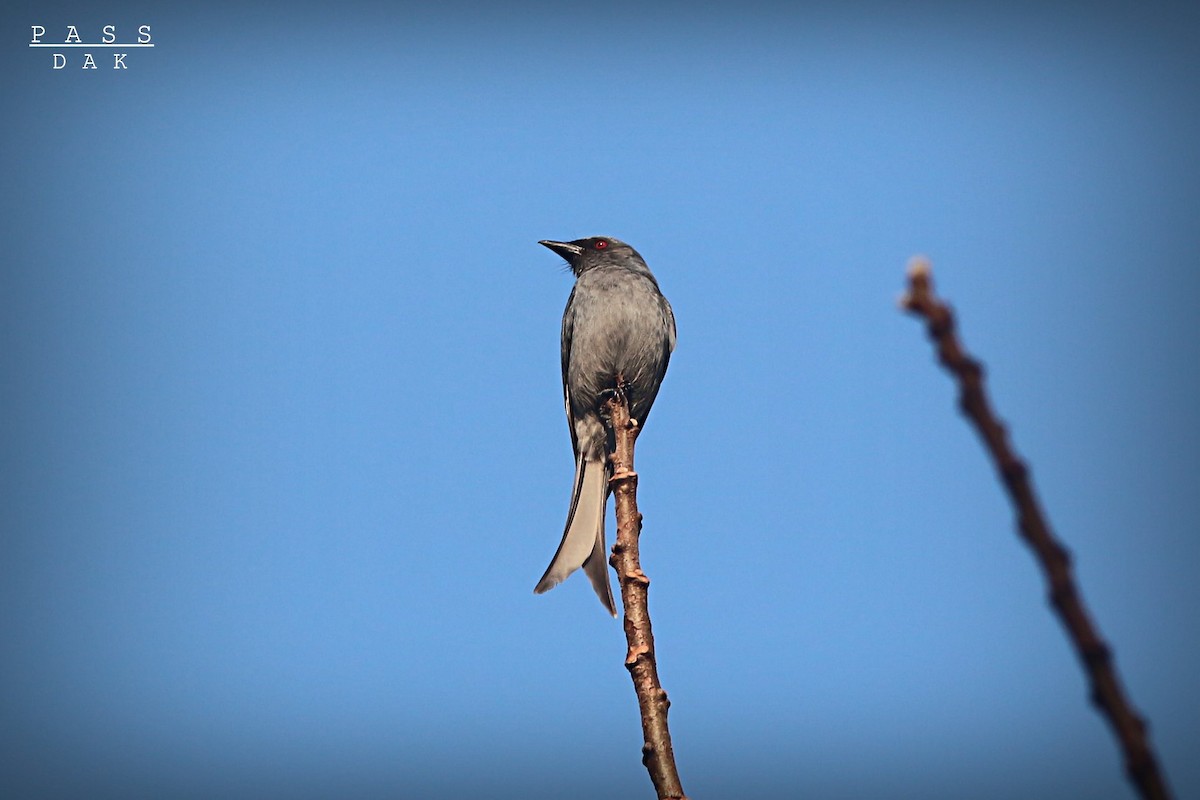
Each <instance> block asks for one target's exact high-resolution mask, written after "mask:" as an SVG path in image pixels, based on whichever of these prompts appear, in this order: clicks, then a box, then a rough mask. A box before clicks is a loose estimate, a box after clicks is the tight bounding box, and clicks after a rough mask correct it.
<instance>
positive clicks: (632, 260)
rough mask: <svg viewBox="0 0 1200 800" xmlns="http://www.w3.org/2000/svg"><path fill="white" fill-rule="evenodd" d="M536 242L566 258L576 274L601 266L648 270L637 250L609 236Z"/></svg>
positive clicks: (638, 270) (640, 270) (639, 270)
mask: <svg viewBox="0 0 1200 800" xmlns="http://www.w3.org/2000/svg"><path fill="white" fill-rule="evenodd" d="M538 244H540V245H542V246H544V247H548V248H550V249H551V250H553V251H554V252H556V253H558V254H559V255H560V256H562V257H563V258H565V259H566V260H567V265H568V266H569V267H570V268H571V271H572V272H574V273H575V275H576V276H579V275H582V274H583V273H585V272H587V271H588V270H591V269H595V268H597V267H603V266H609V265H611V266H617V267H625V268H627V269H632V270H634V271H637V272H648V271H649V270H647V269H646V262H645V261H643V260H642V257H641V255H639V254H638V251H637V250H634V249H633V248H632V247H630V246H629V245H627V244H625V243H624V242H622V241H621V240H620V239H614V238H613V237H611V236H589V237H588V238H586V239H576V240H575V241H573V242H555V241H551V240H549V239H543V240H541V241H540V242H538Z"/></svg>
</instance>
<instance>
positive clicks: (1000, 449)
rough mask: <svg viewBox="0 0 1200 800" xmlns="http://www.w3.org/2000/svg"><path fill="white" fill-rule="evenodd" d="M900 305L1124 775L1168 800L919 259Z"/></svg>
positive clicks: (1136, 720) (976, 366) (1139, 726)
mask: <svg viewBox="0 0 1200 800" xmlns="http://www.w3.org/2000/svg"><path fill="white" fill-rule="evenodd" d="M900 304H901V306H902V307H903V308H904V309H905V310H907V311H910V312H912V313H913V314H916V315H918V316H920V317H923V318H924V319H925V322H926V326H927V328H928V331H929V338H930V339H931V340H933V342H934V344H935V345H936V348H937V355H938V360H939V361H941V363H942V366H944V367H945V368H946V370H947V371H948V372H950V374H951V375H952V376H953V377H954V379H955V380H956V381H957V383H958V388H959V397H958V404H959V408H960V409H961V410H962V412H963V414H965V415H966V417H967V419H969V420H970V421H971V423H972V424H973V425H974V426H975V429H976V430H977V431H978V432H979V435H980V437H981V438H982V439H983V442H984V445H985V446H986V448H987V451H988V454H989V455H990V456H991V459H992V461H993V463H994V464H995V465H996V470H997V471H998V472H999V473H1000V478H1001V480H1002V481H1003V483H1004V487H1005V489H1006V490H1007V492H1008V495H1009V498H1010V499H1011V501H1012V504H1013V507H1014V509H1015V511H1016V515H1017V528H1018V531H1019V532H1020V535H1021V538H1023V539H1024V540H1025V542H1026V543H1027V544H1028V545H1029V546H1030V548H1031V549H1032V550H1033V552H1034V554H1035V555H1036V557H1037V560H1038V563H1039V564H1040V566H1041V568H1042V572H1043V573H1044V574H1045V576H1046V582H1047V584H1048V586H1049V590H1050V591H1049V594H1050V603H1051V605H1052V607H1053V608H1054V611H1055V613H1056V614H1057V615H1058V617H1059V619H1060V620H1061V621H1062V624H1063V627H1065V628H1066V630H1067V633H1068V635H1069V638H1070V640H1071V643H1072V645H1073V646H1074V647H1075V652H1076V653H1077V654H1078V655H1079V659H1080V661H1081V662H1082V663H1083V668H1084V671H1085V672H1086V674H1087V677H1088V680H1089V681H1090V683H1091V699H1092V703H1093V704H1094V705H1095V706H1096V707H1097V708H1098V709H1099V710H1100V712H1101V713H1102V714H1103V715H1104V717H1105V718H1106V719H1107V720H1108V722H1109V724H1110V725H1111V726H1112V729H1113V732H1114V734H1115V735H1116V737H1117V740H1118V741H1119V743H1120V746H1121V749H1122V750H1123V752H1124V755H1125V771H1126V774H1127V775H1128V776H1129V779H1130V781H1132V782H1133V784H1134V785H1135V786H1136V787H1137V789H1138V792H1139V793H1140V794H1141V796H1142V797H1144V798H1146V799H1147V800H1166V798H1169V797H1170V796H1171V795H1170V791H1169V789H1168V788H1167V783H1166V779H1165V777H1164V776H1163V774H1162V773H1161V772H1160V770H1159V767H1158V761H1157V759H1156V758H1155V755H1154V751H1153V749H1152V747H1151V745H1150V741H1149V737H1148V736H1147V733H1146V725H1145V723H1144V722H1143V721H1142V718H1141V717H1139V716H1138V714H1137V712H1136V711H1135V710H1134V708H1133V706H1132V704H1131V703H1130V702H1129V700H1128V699H1126V697H1125V692H1124V690H1123V688H1122V685H1121V681H1120V679H1119V678H1118V676H1117V668H1116V665H1115V664H1114V663H1113V657H1112V651H1111V650H1110V649H1109V646H1108V645H1107V644H1105V642H1104V640H1103V639H1101V638H1100V634H1099V632H1098V631H1097V630H1096V627H1095V626H1094V625H1093V624H1092V621H1091V617H1090V615H1089V614H1088V611H1087V608H1086V607H1085V606H1084V603H1083V597H1082V595H1081V594H1080V592H1079V589H1078V588H1077V587H1076V585H1075V578H1074V576H1073V574H1072V571H1071V557H1070V554H1069V553H1068V552H1067V550H1066V548H1064V547H1063V546H1062V544H1060V543H1059V541H1058V540H1057V539H1056V538H1055V536H1054V533H1053V532H1052V531H1051V529H1050V525H1049V524H1048V523H1047V522H1046V518H1045V516H1044V515H1043V514H1042V509H1041V505H1040V503H1039V502H1038V498H1037V495H1036V493H1035V492H1034V489H1033V483H1032V481H1031V480H1030V478H1029V470H1028V468H1027V467H1026V466H1025V463H1024V462H1023V461H1022V460H1021V459H1020V457H1018V455H1017V454H1016V452H1015V451H1014V450H1013V449H1012V447H1011V445H1010V444H1009V442H1008V434H1007V432H1006V431H1005V429H1004V426H1003V425H1002V424H1001V423H1000V422H999V420H997V418H996V416H995V415H994V414H993V413H992V408H991V404H990V403H989V402H988V398H987V395H986V394H985V393H984V388H983V367H982V365H981V364H980V363H979V362H978V361H976V360H975V359H973V358H972V357H971V356H970V355H968V354H967V352H966V351H965V350H964V349H963V347H962V345H961V344H960V343H959V341H958V337H957V335H956V334H955V324H954V315H953V313H952V312H951V310H950V308H949V306H947V305H946V304H945V303H943V302H942V301H941V300H939V299H938V298H937V297H936V296H935V295H934V293H933V279H932V275H931V271H930V266H929V263H928V262H927V261H925V260H924V259H913V260H912V261H911V262H910V263H909V269H908V293H907V294H906V295H904V297H903V298H901V301H900Z"/></svg>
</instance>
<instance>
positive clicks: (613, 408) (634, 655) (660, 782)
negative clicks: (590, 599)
mask: <svg viewBox="0 0 1200 800" xmlns="http://www.w3.org/2000/svg"><path fill="white" fill-rule="evenodd" d="M618 385H619V384H618ZM605 415H606V417H607V419H606V422H607V424H609V425H610V433H611V435H612V436H614V437H615V447H614V448H613V453H612V465H613V475H612V478H611V479H610V481H609V485H610V486H611V487H612V492H613V494H614V495H615V497H616V500H615V504H616V511H617V542H616V544H615V545H613V554H612V558H611V559H610V560H609V563H611V564H612V565H613V567H614V568H615V569H616V570H617V581H618V583H619V584H620V586H621V603H622V605H623V606H624V607H625V639H626V641H627V642H628V644H629V650H628V653H627V655H626V657H625V668H626V669H628V670H629V675H630V677H631V678H632V679H633V688H634V691H635V692H637V698H638V708H639V709H640V711H641V715H642V737H643V740H644V743H643V745H642V763H643V764H644V765H645V766H646V771H647V772H649V773H650V780H651V781H653V782H654V789H655V791H656V792H658V797H659V798H660V800H666V799H667V798H671V800H687V796H686V795H685V794H684V793H683V785H682V784H681V783H680V782H679V771H678V769H677V768H676V767H675V751H674V749H673V748H672V747H671V732H670V731H669V730H668V729H667V709H668V708H670V706H671V704H670V702H669V701H668V700H667V693H666V692H665V691H664V690H663V688H662V684H661V683H660V682H659V680H658V664H657V662H656V660H655V656H654V634H653V632H652V631H651V630H650V610H649V606H648V604H647V592H648V589H649V587H650V579H649V578H647V577H646V573H644V572H642V567H641V563H640V557H639V554H638V537H639V536H640V535H641V532H642V515H641V514H639V513H638V509H637V473H636V472H634V471H633V445H634V441H635V440H636V439H637V435H638V425H637V421H636V420H633V419H630V417H629V407H628V405H627V404H626V400H625V397H624V395H623V394H622V393H621V392H617V393H615V394H614V395H613V397H611V398H609V400H608V401H606V402H605Z"/></svg>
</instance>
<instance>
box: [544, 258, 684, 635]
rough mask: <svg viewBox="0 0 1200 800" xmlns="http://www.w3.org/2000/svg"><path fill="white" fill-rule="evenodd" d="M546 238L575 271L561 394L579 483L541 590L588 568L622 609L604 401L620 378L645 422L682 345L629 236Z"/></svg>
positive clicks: (636, 415)
mask: <svg viewBox="0 0 1200 800" xmlns="http://www.w3.org/2000/svg"><path fill="white" fill-rule="evenodd" d="M539 244H542V245H544V246H546V247H548V248H550V249H551V250H553V251H554V252H555V253H558V254H559V255H560V256H562V257H563V258H565V259H566V260H567V264H568V265H570V267H571V271H572V272H574V273H575V288H574V289H573V290H572V291H571V298H570V299H569V300H568V301H567V309H566V311H565V312H564V313H563V324H562V373H563V399H564V401H565V403H566V408H567V425H568V427H569V428H570V429H571V445H572V447H573V448H574V450H575V482H574V487H573V488H572V491H571V505H570V509H569V510H568V512H567V525H566V529H565V530H564V531H563V538H562V541H561V542H560V543H559V545H558V552H556V553H555V554H554V558H553V559H552V560H551V561H550V566H549V567H547V568H546V573H545V574H544V575H543V576H542V579H541V580H540V581H539V582H538V585H537V587H536V588H535V589H534V591H535V592H537V593H538V594H541V593H542V592H545V591H548V590H550V589H552V588H554V587H555V586H557V585H558V584H559V583H561V582H562V581H563V580H564V579H565V578H566V577H567V576H568V575H570V574H571V573H572V572H574V571H575V570H576V569H578V568H579V567H583V570H584V572H585V573H586V574H587V576H588V580H590V581H591V583H592V588H593V589H594V590H595V591H596V594H597V596H599V598H600V602H602V603H603V604H604V607H605V608H607V609H608V611H609V613H611V614H612V615H613V616H614V617H615V616H616V615H617V608H616V604H615V603H614V602H613V594H612V587H611V586H610V584H609V578H608V563H607V551H606V548H605V545H604V511H605V506H606V505H607V502H608V479H609V476H610V472H611V469H612V467H611V464H610V463H609V460H608V455H609V452H608V451H609V443H608V436H607V433H606V431H605V428H604V423H603V422H601V420H600V406H601V404H602V403H603V402H604V400H605V399H606V397H607V395H608V393H610V392H612V391H613V390H614V389H616V388H617V380H618V376H619V377H620V378H621V379H622V380H623V382H624V383H623V386H622V388H623V389H624V391H625V396H626V399H627V400H628V402H629V414H630V416H631V417H632V418H633V419H635V420H637V422H638V425H639V426H642V425H645V423H646V417H647V415H649V413H650V406H651V405H653V404H654V398H655V397H656V396H658V389H659V386H660V385H662V380H663V376H664V375H665V374H666V372H667V362H668V361H669V360H670V358H671V352H672V351H673V350H674V349H675V315H674V313H673V312H672V311H671V304H670V303H668V302H667V299H666V298H665V297H663V296H662V292H660V291H659V288H658V282H657V281H656V280H655V279H654V276H653V275H652V274H651V273H650V269H649V268H648V267H647V266H646V262H645V261H644V260H643V259H642V257H641V256H640V255H639V254H638V252H637V251H636V250H634V249H633V248H632V247H630V246H629V245H627V244H625V243H624V242H622V241H620V240H618V239H613V238H612V237H609V236H593V237H591V238H588V239H576V240H575V241H572V242H554V241H548V240H545V241H541V242H539Z"/></svg>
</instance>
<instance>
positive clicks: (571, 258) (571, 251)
mask: <svg viewBox="0 0 1200 800" xmlns="http://www.w3.org/2000/svg"><path fill="white" fill-rule="evenodd" d="M538 244H540V245H541V246H542V247H548V248H550V249H551V250H553V251H554V252H556V253H558V254H559V255H560V256H562V257H563V258H565V259H566V260H567V263H568V264H574V263H575V259H577V258H579V254H580V253H582V252H583V248H582V247H580V246H579V245H577V244H571V243H570V242H553V241H550V240H549V239H542V240H541V241H540V242H538Z"/></svg>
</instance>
